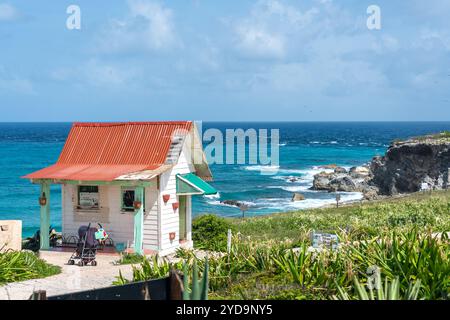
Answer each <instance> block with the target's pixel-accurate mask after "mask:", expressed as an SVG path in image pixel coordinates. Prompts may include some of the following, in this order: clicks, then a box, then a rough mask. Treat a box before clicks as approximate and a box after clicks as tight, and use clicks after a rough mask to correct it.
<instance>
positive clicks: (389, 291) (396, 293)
mask: <svg viewBox="0 0 450 320" xmlns="http://www.w3.org/2000/svg"><path fill="white" fill-rule="evenodd" d="M354 284H355V291H356V292H357V294H358V300H417V298H418V296H419V290H420V280H417V281H416V282H415V283H414V284H412V283H411V284H410V285H409V288H408V291H407V292H406V294H405V296H404V297H402V296H401V295H400V280H399V278H398V277H397V278H395V280H394V281H392V283H389V280H388V279H387V278H386V279H385V282H384V284H383V282H382V281H381V275H380V274H379V273H378V274H377V276H376V278H375V283H374V284H373V285H370V286H368V287H369V288H368V290H366V288H365V287H364V286H363V285H361V283H360V282H359V281H358V278H356V277H355V278H354ZM337 289H338V292H339V297H333V298H335V299H336V300H352V297H351V296H350V295H348V293H347V292H345V291H344V290H343V289H342V288H341V287H340V286H337Z"/></svg>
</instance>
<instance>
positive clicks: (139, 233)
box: [134, 187, 145, 254]
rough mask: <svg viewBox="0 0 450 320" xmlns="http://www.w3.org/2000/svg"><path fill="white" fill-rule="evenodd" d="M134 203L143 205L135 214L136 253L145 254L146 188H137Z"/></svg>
mask: <svg viewBox="0 0 450 320" xmlns="http://www.w3.org/2000/svg"><path fill="white" fill-rule="evenodd" d="M134 201H140V202H141V203H142V205H141V207H140V208H139V209H135V212H134V252H135V253H137V254H143V248H142V247H143V243H142V238H143V232H144V206H145V203H144V187H136V189H135V190H134Z"/></svg>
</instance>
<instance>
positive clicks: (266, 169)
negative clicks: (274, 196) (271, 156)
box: [244, 165, 280, 173]
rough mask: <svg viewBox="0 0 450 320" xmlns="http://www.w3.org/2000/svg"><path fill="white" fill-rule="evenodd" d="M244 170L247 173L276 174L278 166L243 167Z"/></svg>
mask: <svg viewBox="0 0 450 320" xmlns="http://www.w3.org/2000/svg"><path fill="white" fill-rule="evenodd" d="M244 169H245V170H248V171H260V172H266V173H268V172H274V173H277V172H278V171H279V169H280V166H258V165H255V166H246V167H244Z"/></svg>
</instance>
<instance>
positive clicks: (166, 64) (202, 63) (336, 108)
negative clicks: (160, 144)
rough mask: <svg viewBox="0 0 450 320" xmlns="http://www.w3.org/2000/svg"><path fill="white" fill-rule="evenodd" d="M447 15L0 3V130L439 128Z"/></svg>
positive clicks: (187, 1) (192, 2)
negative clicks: (297, 125) (285, 125)
mask: <svg viewBox="0 0 450 320" xmlns="http://www.w3.org/2000/svg"><path fill="white" fill-rule="evenodd" d="M69 5H77V6H78V7H79V8H80V11H81V19H80V22H81V24H80V26H81V29H69V28H67V25H66V21H67V19H68V18H69V16H70V14H68V13H67V12H66V10H67V8H68V6H69ZM369 5H377V6H378V7H379V8H380V12H381V20H380V21H381V28H380V29H379V30H377V29H372V30H371V29H369V28H368V27H367V19H368V18H369V15H370V14H368V13H367V8H368V7H369ZM449 16H450V1H448V0H427V1H423V0H408V1H406V0H370V1H366V0H342V1H337V0H260V1H249V0H239V1H213V0H170V1H156V0H111V1H106V0H97V1H92V0H71V1H65V0H58V1H54V0H39V1H29V0H10V1H3V0H0V122H2V121H151V120H204V121H383V120H384V121H417V120H430V121H435V120H450V90H449V89H450V19H449Z"/></svg>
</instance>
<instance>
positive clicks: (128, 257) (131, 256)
mask: <svg viewBox="0 0 450 320" xmlns="http://www.w3.org/2000/svg"><path fill="white" fill-rule="evenodd" d="M144 259H145V257H144V256H142V255H140V254H137V253H123V254H121V255H120V259H119V260H118V261H117V263H118V264H138V263H141V262H143V260H144Z"/></svg>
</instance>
